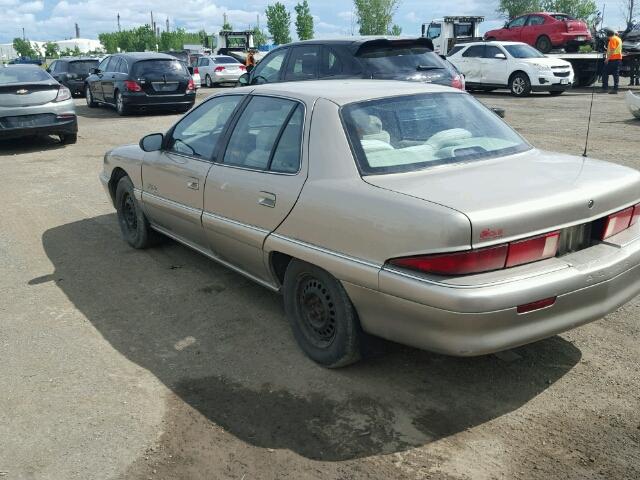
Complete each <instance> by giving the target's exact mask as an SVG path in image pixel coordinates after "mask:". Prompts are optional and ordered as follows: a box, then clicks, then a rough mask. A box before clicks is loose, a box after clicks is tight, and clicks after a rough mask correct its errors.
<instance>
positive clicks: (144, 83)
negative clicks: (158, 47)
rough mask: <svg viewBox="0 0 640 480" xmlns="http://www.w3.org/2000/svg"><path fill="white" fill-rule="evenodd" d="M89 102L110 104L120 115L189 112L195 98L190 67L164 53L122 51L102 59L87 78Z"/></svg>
mask: <svg viewBox="0 0 640 480" xmlns="http://www.w3.org/2000/svg"><path fill="white" fill-rule="evenodd" d="M85 94H86V99H87V105H88V106H89V107H91V108H93V107H96V106H98V105H111V106H113V107H115V109H116V111H117V112H118V114H119V115H126V114H128V113H131V112H133V111H147V110H173V111H178V112H186V111H187V110H189V109H190V108H191V107H192V106H193V104H194V102H195V99H196V89H195V85H194V83H193V79H192V78H191V75H190V74H189V71H188V70H187V67H186V66H185V65H184V63H182V62H181V61H179V60H177V59H176V58H174V57H172V56H170V55H165V54H163V53H149V52H145V53H123V54H117V55H111V56H110V57H107V58H105V59H104V60H102V62H100V65H98V68H97V69H94V70H93V72H92V73H91V75H89V77H88V78H87V81H86V86H85Z"/></svg>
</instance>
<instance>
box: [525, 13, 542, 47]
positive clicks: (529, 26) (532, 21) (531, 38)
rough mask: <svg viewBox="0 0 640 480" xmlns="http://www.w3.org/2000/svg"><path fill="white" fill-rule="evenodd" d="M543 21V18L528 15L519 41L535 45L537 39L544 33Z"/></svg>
mask: <svg viewBox="0 0 640 480" xmlns="http://www.w3.org/2000/svg"><path fill="white" fill-rule="evenodd" d="M544 21H545V18H544V17H543V16H541V15H529V17H528V18H527V21H526V23H525V25H524V27H523V28H522V34H521V37H520V41H521V42H524V43H528V44H529V45H535V44H536V41H537V40H538V37H539V36H540V35H542V34H543V33H544V28H545V27H544Z"/></svg>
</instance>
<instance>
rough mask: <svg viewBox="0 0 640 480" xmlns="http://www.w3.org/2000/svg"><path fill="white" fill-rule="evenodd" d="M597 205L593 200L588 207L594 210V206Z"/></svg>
mask: <svg viewBox="0 0 640 480" xmlns="http://www.w3.org/2000/svg"><path fill="white" fill-rule="evenodd" d="M595 204H596V202H594V201H593V200H589V203H587V207H589V208H593V206H594V205H595Z"/></svg>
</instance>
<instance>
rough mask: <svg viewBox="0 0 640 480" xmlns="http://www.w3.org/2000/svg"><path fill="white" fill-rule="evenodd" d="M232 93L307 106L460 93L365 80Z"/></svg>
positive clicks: (271, 85)
mask: <svg viewBox="0 0 640 480" xmlns="http://www.w3.org/2000/svg"><path fill="white" fill-rule="evenodd" d="M235 92H245V93H253V94H256V95H259V94H264V95H277V96H283V97H290V98H295V99H298V100H302V101H304V102H305V103H309V104H312V103H313V102H314V101H315V100H317V99H319V98H324V99H327V100H330V101H332V102H333V103H336V104H338V105H346V104H348V103H353V102H362V101H366V100H374V99H377V98H388V97H396V96H402V95H415V94H419V93H438V92H451V93H463V92H462V91H461V90H458V89H455V88H451V87H445V86H443V85H435V84H431V83H421V82H403V81H397V80H366V79H350V80H307V81H302V82H283V83H266V84H263V85H257V86H248V87H241V88H238V89H234V93H235Z"/></svg>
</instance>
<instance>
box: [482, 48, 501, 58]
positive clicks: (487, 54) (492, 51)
mask: <svg viewBox="0 0 640 480" xmlns="http://www.w3.org/2000/svg"><path fill="white" fill-rule="evenodd" d="M500 53H502V55H504V52H503V51H502V50H500V49H499V48H498V47H494V46H492V45H487V46H486V47H484V58H496V55H498V54H500Z"/></svg>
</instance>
